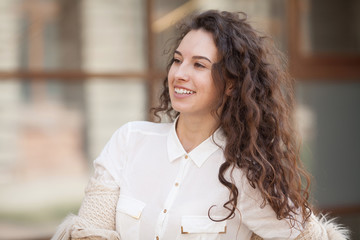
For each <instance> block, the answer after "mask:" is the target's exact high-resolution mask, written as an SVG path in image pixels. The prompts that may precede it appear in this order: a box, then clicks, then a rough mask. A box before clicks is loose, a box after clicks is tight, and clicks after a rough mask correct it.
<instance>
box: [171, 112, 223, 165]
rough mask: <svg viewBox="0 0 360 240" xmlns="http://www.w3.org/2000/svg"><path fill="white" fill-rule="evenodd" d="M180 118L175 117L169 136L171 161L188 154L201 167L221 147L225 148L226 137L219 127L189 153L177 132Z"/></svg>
mask: <svg viewBox="0 0 360 240" xmlns="http://www.w3.org/2000/svg"><path fill="white" fill-rule="evenodd" d="M177 120H178V118H176V119H175V121H174V122H173V125H172V127H171V130H170V132H169V135H168V138H167V149H168V156H169V161H170V162H173V161H174V160H176V159H178V158H179V157H182V156H184V155H188V156H189V157H190V159H191V160H192V161H193V162H194V163H195V164H196V166H198V167H201V166H202V165H203V164H204V162H205V161H206V160H207V159H208V158H209V157H210V155H211V154H213V153H214V152H215V151H216V150H218V149H219V148H223V149H224V148H225V137H224V135H223V132H222V129H221V128H218V129H217V130H216V131H215V132H214V134H213V135H212V136H210V137H209V138H207V139H206V140H205V141H203V142H202V143H201V144H200V145H198V146H197V147H196V148H194V149H193V150H192V151H191V152H189V153H187V152H186V151H185V149H184V148H183V146H182V145H181V142H180V140H179V138H178V136H177V133H176V122H177Z"/></svg>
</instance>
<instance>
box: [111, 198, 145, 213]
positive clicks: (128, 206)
mask: <svg viewBox="0 0 360 240" xmlns="http://www.w3.org/2000/svg"><path fill="white" fill-rule="evenodd" d="M145 205H146V204H145V203H143V202H142V201H139V200H137V199H135V198H132V197H129V196H126V195H120V196H119V200H118V203H117V206H116V211H119V212H122V213H125V214H127V215H129V216H131V217H133V218H136V219H139V218H140V216H141V213H142V211H143V209H144V207H145Z"/></svg>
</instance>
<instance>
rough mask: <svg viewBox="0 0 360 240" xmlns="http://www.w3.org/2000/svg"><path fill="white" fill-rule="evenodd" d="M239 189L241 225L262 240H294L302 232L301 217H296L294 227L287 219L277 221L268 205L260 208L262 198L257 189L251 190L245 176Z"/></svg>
mask: <svg viewBox="0 0 360 240" xmlns="http://www.w3.org/2000/svg"><path fill="white" fill-rule="evenodd" d="M241 179H242V181H241V184H240V188H239V200H238V208H239V210H240V214H241V218H242V222H243V224H245V225H246V226H247V227H248V228H249V229H250V230H251V231H252V232H254V233H255V234H257V235H258V236H260V237H262V238H263V239H264V240H266V239H271V240H280V239H295V238H296V237H297V236H298V235H299V234H300V233H301V231H302V229H303V228H302V226H301V224H300V222H301V215H300V214H299V215H296V216H295V219H297V220H300V222H298V221H296V222H295V227H291V225H290V221H289V220H288V219H282V220H279V219H277V217H276V213H275V211H274V210H273V209H272V207H271V206H270V205H269V204H265V206H262V203H263V198H262V196H261V193H260V191H259V190H258V189H257V188H255V189H254V188H253V187H252V186H251V185H250V183H249V181H248V179H247V178H246V176H244V175H242V177H241Z"/></svg>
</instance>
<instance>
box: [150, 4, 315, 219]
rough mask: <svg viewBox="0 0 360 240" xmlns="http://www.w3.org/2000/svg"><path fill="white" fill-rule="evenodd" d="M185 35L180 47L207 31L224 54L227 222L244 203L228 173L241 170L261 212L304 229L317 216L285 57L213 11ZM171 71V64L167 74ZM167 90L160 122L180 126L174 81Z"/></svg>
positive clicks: (183, 30)
mask: <svg viewBox="0 0 360 240" xmlns="http://www.w3.org/2000/svg"><path fill="white" fill-rule="evenodd" d="M178 29H179V33H180V35H179V38H178V39H177V42H176V44H174V45H175V47H177V46H178V45H179V43H180V42H181V40H182V39H183V38H184V36H185V35H186V34H187V33H188V32H189V31H191V30H198V29H202V30H205V31H207V32H210V33H211V34H212V36H213V38H214V41H215V44H216V47H217V50H218V57H219V61H218V62H216V63H214V64H213V66H212V76H213V79H214V84H215V86H216V87H217V89H218V90H219V98H218V104H217V106H216V109H220V107H222V111H221V112H220V113H218V111H214V113H215V114H217V115H218V118H219V120H220V127H221V128H222V130H223V132H224V135H225V137H226V146H225V148H224V155H225V159H226V161H225V162H224V163H223V164H222V165H221V167H220V169H219V174H218V178H219V180H220V182H221V183H222V184H223V185H225V186H226V187H227V188H228V189H229V190H230V196H229V201H227V202H226V203H225V204H224V207H225V208H227V209H229V210H230V214H229V215H228V216H227V217H226V218H224V219H222V220H225V219H228V218H231V217H232V216H233V215H234V214H235V210H236V206H237V199H238V195H239V189H237V187H236V186H235V183H233V182H229V181H228V180H227V179H226V178H225V172H226V171H229V170H230V172H231V171H232V170H234V169H235V168H240V169H242V171H243V172H244V173H245V174H246V177H247V179H248V181H249V183H250V185H251V186H252V187H253V188H258V190H259V191H260V192H261V194H262V197H263V204H262V206H264V205H265V204H270V206H271V207H272V208H273V209H274V211H275V212H276V215H277V218H278V219H284V218H287V219H289V220H291V221H290V222H291V225H292V226H294V221H295V217H294V215H296V214H298V213H299V212H298V211H299V210H300V211H301V214H302V217H303V218H302V220H303V221H302V222H303V223H305V221H306V220H307V219H308V218H309V216H310V215H311V209H310V205H309V203H308V197H309V184H310V178H309V175H308V174H307V172H306V171H305V170H304V168H303V166H302V164H301V161H300V159H299V141H298V139H297V137H296V136H297V135H296V134H295V127H294V126H293V125H294V124H293V123H294V119H293V110H294V105H295V101H294V80H293V79H292V78H291V77H290V76H289V74H288V73H287V71H286V62H285V61H284V58H283V56H282V54H281V53H280V52H278V50H277V49H276V48H275V47H274V44H272V42H271V41H268V40H269V38H268V37H265V36H263V35H261V34H259V33H258V32H257V31H255V30H254V29H253V28H252V27H251V26H250V24H249V23H248V22H247V17H246V14H244V13H231V12H225V11H222V12H219V11H216V10H210V11H206V12H203V13H200V14H197V15H194V16H192V17H191V18H190V19H188V20H187V21H185V22H183V23H182V24H181V25H180V26H179V28H178ZM269 43H270V44H269ZM174 50H175V49H174ZM171 54H173V51H172V52H171ZM172 63H173V61H172V60H170V61H169V64H168V70H169V68H170V66H171V65H172ZM163 87H164V89H163V92H162V94H161V96H160V105H159V107H157V108H154V113H155V116H157V117H159V113H160V112H164V113H166V114H167V115H168V116H169V117H170V118H171V119H174V117H176V116H177V115H178V114H179V113H177V112H175V111H174V110H173V109H172V107H171V102H170V97H169V89H168V79H167V78H166V79H165V80H164V82H163ZM227 89H230V90H229V91H230V92H229V91H227ZM209 216H210V209H209ZM222 220H220V221H222Z"/></svg>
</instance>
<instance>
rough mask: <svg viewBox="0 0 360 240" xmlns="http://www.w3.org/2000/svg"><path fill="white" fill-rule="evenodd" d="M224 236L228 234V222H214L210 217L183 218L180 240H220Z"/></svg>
mask: <svg viewBox="0 0 360 240" xmlns="http://www.w3.org/2000/svg"><path fill="white" fill-rule="evenodd" d="M215 219H216V218H215ZM222 234H226V221H222V222H214V221H212V220H211V219H209V217H208V216H183V217H182V218H181V234H180V235H179V238H178V240H220V237H221V235H222Z"/></svg>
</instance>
